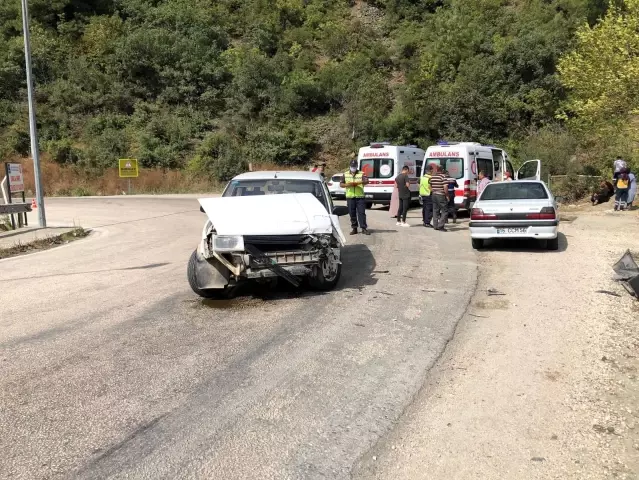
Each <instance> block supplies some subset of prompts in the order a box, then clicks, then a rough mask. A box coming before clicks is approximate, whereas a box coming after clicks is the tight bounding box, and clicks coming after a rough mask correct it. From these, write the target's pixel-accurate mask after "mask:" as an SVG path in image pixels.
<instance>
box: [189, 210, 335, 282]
mask: <svg viewBox="0 0 639 480" xmlns="http://www.w3.org/2000/svg"><path fill="white" fill-rule="evenodd" d="M202 237H203V238H202V241H201V243H200V246H199V247H198V250H197V261H196V278H197V283H198V287H199V288H200V289H217V288H224V287H226V286H232V285H235V284H237V283H240V282H241V281H243V280H260V279H268V278H274V277H281V278H283V279H285V280H286V281H288V282H289V283H291V284H293V285H294V286H299V285H300V283H301V278H302V277H308V278H309V280H310V282H311V284H315V285H316V286H318V287H320V288H321V287H324V286H327V285H329V284H334V283H336V282H337V279H338V278H339V275H340V272H341V259H340V247H341V242H340V241H339V239H338V238H337V236H336V235H335V234H330V233H322V234H298V235H217V233H216V232H215V230H214V228H213V226H212V225H211V223H210V222H208V223H207V225H206V226H205V228H204V231H203V236H202Z"/></svg>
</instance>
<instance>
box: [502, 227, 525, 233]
mask: <svg viewBox="0 0 639 480" xmlns="http://www.w3.org/2000/svg"><path fill="white" fill-rule="evenodd" d="M527 231H528V229H527V228H526V227H516V228H498V229H497V233H498V234H508V233H526V232H527Z"/></svg>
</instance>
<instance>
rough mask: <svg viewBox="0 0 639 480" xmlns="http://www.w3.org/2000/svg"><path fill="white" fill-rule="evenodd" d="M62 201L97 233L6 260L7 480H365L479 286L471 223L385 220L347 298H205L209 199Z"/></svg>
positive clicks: (380, 218) (57, 219)
mask: <svg viewBox="0 0 639 480" xmlns="http://www.w3.org/2000/svg"><path fill="white" fill-rule="evenodd" d="M47 205H48V210H47V214H48V219H49V221H50V222H51V223H52V224H55V223H66V224H68V223H70V222H75V223H76V224H79V225H82V226H83V227H85V228H86V227H88V228H92V229H93V230H94V232H93V234H92V235H90V236H89V237H88V238H87V239H84V240H80V241H78V242H75V243H72V244H69V245H66V246H62V247H59V248H56V249H53V250H50V251H46V252H42V253H37V254H32V255H29V256H24V257H17V258H13V259H8V260H3V261H0V383H1V387H0V451H1V452H2V455H0V476H2V477H3V478H25V479H27V478H28V479H34V478H108V477H111V478H149V479H159V478H167V479H173V478H216V479H218V478H219V479H257V478H259V479H269V478H278V479H280V478H287V479H289V478H290V479H298V478H300V479H301V478H304V479H315V478H323V479H324V478H331V479H332V478H348V477H349V475H350V472H351V469H352V468H353V466H354V465H355V464H356V463H357V461H358V459H359V458H360V457H361V456H363V455H364V454H365V453H366V452H367V451H368V450H369V449H370V448H371V447H373V446H374V445H375V444H376V443H377V441H378V440H379V439H380V438H381V437H383V436H384V435H385V434H386V433H388V431H389V430H390V429H391V428H392V427H393V425H394V424H395V423H396V422H397V421H398V419H399V418H400V416H401V415H402V412H403V410H404V409H405V408H406V407H407V406H408V405H409V404H410V402H411V400H412V399H413V397H414V396H415V394H416V393H417V391H418V389H419V388H420V386H421V385H422V383H423V379H424V376H425V374H426V372H427V371H428V369H429V368H430V366H431V365H432V364H433V362H434V361H435V360H436V359H437V357H438V356H439V355H440V354H441V352H442V349H443V348H444V347H445V345H446V343H447V341H448V340H449V339H450V338H451V336H452V334H453V331H454V328H455V325H456V322H457V320H458V319H459V318H460V316H461V315H462V313H463V311H464V310H465V307H466V306H467V304H468V302H469V299H470V296H471V294H472V291H473V289H474V286H475V282H476V276H477V265H476V261H475V256H474V254H473V253H472V251H471V250H470V241H469V240H468V237H467V234H466V232H464V231H463V229H462V227H458V228H459V229H458V231H454V232H449V233H444V234H442V233H438V232H434V231H432V230H426V229H424V228H422V227H415V228H410V229H403V228H396V227H395V225H394V221H392V220H391V219H390V217H389V214H388V212H387V211H383V210H382V211H378V210H374V211H370V212H369V223H370V227H371V229H372V231H373V235H371V236H370V237H363V236H361V235H360V236H357V237H348V241H349V245H348V246H347V247H346V248H345V251H344V254H343V261H344V269H343V275H342V279H341V281H340V284H339V285H338V288H337V289H336V290H335V291H333V292H330V293H328V294H323V295H316V294H312V293H308V292H307V293H300V292H296V291H293V290H291V289H286V288H280V289H278V290H276V291H263V290H255V289H250V290H248V291H245V292H244V293H243V295H242V296H240V297H239V298H237V299H234V300H231V301H225V302H224V301H217V302H215V301H202V300H201V299H199V298H198V297H196V296H195V295H194V294H193V293H192V292H191V290H190V289H189V286H188V284H187V281H186V273H185V272H186V264H187V260H188V257H189V255H190V253H191V252H192V250H193V249H194V248H195V246H196V244H197V242H198V238H199V235H200V231H201V228H202V226H203V223H204V220H205V217H204V215H203V214H202V213H200V212H199V210H198V204H197V201H196V200H195V199H193V198H166V197H158V198H136V197H118V198H102V199H94V198H80V199H51V200H49V201H48V204H47ZM410 216H411V217H412V218H409V221H412V222H413V223H418V218H417V217H418V211H417V210H414V211H412V212H411V215H410ZM342 223H343V225H344V227H346V225H347V223H348V221H347V219H342Z"/></svg>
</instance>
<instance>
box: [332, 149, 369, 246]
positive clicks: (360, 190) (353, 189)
mask: <svg viewBox="0 0 639 480" xmlns="http://www.w3.org/2000/svg"><path fill="white" fill-rule="evenodd" d="M367 183H368V177H366V175H364V173H362V172H361V171H360V170H359V168H358V165H357V160H351V164H350V168H349V169H348V171H346V172H344V177H343V179H342V182H340V184H339V186H340V187H342V188H343V189H344V190H345V191H346V204H347V205H348V212H349V214H350V216H351V235H357V227H358V225H359V228H361V229H362V233H363V234H364V235H369V234H370V233H369V231H368V225H367V224H366V196H365V194H364V185H366V184H367Z"/></svg>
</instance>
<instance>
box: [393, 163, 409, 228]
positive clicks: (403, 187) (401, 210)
mask: <svg viewBox="0 0 639 480" xmlns="http://www.w3.org/2000/svg"><path fill="white" fill-rule="evenodd" d="M408 172H409V169H408V167H407V166H406V165H404V166H403V167H402V173H400V174H399V175H397V177H395V185H396V186H397V196H398V197H399V207H398V209H397V224H396V225H398V226H400V227H410V225H409V224H408V223H406V215H407V214H408V207H409V205H410V181H409V180H408Z"/></svg>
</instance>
